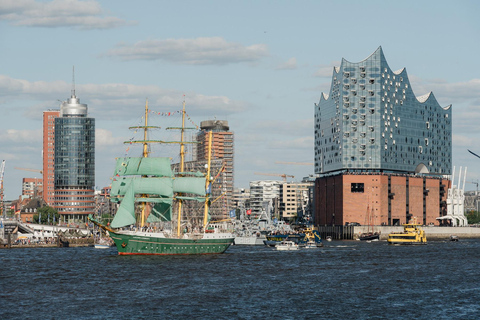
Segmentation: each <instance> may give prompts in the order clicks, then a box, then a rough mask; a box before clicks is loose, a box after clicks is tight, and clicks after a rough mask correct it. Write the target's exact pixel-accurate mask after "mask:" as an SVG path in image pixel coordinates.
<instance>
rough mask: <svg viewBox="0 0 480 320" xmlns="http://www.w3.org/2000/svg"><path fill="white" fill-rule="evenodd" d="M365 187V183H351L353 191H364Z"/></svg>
mask: <svg viewBox="0 0 480 320" xmlns="http://www.w3.org/2000/svg"><path fill="white" fill-rule="evenodd" d="M364 188H365V187H364V184H363V183H352V184H351V191H352V193H363V190H364Z"/></svg>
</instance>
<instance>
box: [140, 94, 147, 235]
mask: <svg viewBox="0 0 480 320" xmlns="http://www.w3.org/2000/svg"><path fill="white" fill-rule="evenodd" d="M147 130H148V99H147V101H146V102H145V128H143V157H144V158H147V157H148V143H147ZM147 196H148V195H143V197H147ZM146 206H147V205H146V203H145V202H143V203H142V213H141V216H142V217H141V222H140V227H142V228H143V226H144V225H145V209H146Z"/></svg>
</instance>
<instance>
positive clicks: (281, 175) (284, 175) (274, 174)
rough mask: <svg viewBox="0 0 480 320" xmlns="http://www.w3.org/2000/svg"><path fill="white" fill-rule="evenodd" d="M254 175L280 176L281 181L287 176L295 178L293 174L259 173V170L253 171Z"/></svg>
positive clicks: (285, 179)
mask: <svg viewBox="0 0 480 320" xmlns="http://www.w3.org/2000/svg"><path fill="white" fill-rule="evenodd" d="M254 174H256V175H261V176H275V177H282V178H283V181H287V177H288V178H292V179H293V178H295V176H292V175H289V174H285V173H283V174H281V173H261V172H254Z"/></svg>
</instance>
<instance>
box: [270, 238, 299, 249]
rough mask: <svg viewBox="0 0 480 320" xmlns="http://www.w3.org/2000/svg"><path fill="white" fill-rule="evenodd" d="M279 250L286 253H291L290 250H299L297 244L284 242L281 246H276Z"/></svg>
mask: <svg viewBox="0 0 480 320" xmlns="http://www.w3.org/2000/svg"><path fill="white" fill-rule="evenodd" d="M275 248H276V249H277V250H284V251H289V250H298V244H296V243H295V242H293V241H288V240H287V241H282V242H280V243H279V244H277V245H276V246H275Z"/></svg>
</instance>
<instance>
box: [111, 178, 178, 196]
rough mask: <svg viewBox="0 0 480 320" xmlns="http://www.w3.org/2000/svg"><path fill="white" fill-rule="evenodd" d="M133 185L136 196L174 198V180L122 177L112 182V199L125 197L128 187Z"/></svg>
mask: <svg viewBox="0 0 480 320" xmlns="http://www.w3.org/2000/svg"><path fill="white" fill-rule="evenodd" d="M130 184H132V187H133V191H134V194H149V195H158V196H164V197H169V198H172V197H173V184H172V179H171V178H169V177H166V178H140V177H120V178H116V179H115V180H114V181H113V182H112V189H111V191H110V197H111V198H112V200H113V201H114V200H115V199H114V198H116V197H118V196H121V195H124V194H125V193H126V191H127V188H128V186H129V185H130Z"/></svg>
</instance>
